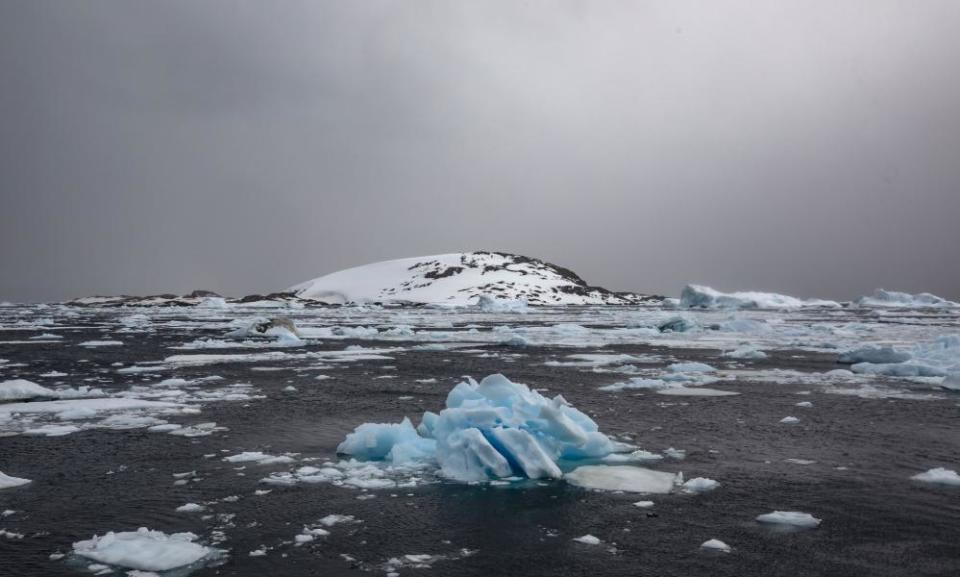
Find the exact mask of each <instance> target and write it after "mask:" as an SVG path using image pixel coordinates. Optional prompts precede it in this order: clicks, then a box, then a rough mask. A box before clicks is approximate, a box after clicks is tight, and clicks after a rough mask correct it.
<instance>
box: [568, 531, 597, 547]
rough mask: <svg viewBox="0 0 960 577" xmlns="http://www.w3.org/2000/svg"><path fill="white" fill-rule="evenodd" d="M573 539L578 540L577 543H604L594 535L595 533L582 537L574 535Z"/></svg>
mask: <svg viewBox="0 0 960 577" xmlns="http://www.w3.org/2000/svg"><path fill="white" fill-rule="evenodd" d="M573 540H574V541H576V542H577V543H583V544H584V545H599V544H600V543H602V541H600V539H598V538H597V537H594V536H593V535H590V534H589V533H588V534H586V535H582V536H580V537H574V538H573Z"/></svg>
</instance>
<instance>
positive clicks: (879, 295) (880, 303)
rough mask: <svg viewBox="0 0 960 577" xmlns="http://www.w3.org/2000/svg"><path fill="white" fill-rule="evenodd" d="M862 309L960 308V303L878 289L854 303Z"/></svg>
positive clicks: (928, 294)
mask: <svg viewBox="0 0 960 577" xmlns="http://www.w3.org/2000/svg"><path fill="white" fill-rule="evenodd" d="M854 304H855V305H857V306H861V307H909V308H922V307H960V303H956V302H953V301H948V300H947V299H945V298H941V297H938V296H937V295H934V294H930V293H917V294H910V293H904V292H897V291H888V290H884V289H877V290H875V291H874V292H873V294H872V295H865V296H862V297H860V298H858V299H857V300H855V301H854Z"/></svg>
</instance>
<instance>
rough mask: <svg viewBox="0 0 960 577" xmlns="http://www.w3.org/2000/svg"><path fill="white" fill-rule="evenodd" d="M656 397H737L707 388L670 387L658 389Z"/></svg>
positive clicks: (732, 392)
mask: <svg viewBox="0 0 960 577" xmlns="http://www.w3.org/2000/svg"><path fill="white" fill-rule="evenodd" d="M657 394H658V395H673V396H676V397H730V396H734V395H739V394H740V393H737V392H734V391H722V390H720V389H710V388H707V387H696V388H688V387H672V388H667V389H658V390H657Z"/></svg>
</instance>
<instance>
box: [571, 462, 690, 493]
mask: <svg viewBox="0 0 960 577" xmlns="http://www.w3.org/2000/svg"><path fill="white" fill-rule="evenodd" d="M563 478H564V479H565V480H566V481H567V482H568V483H570V484H571V485H576V486H578V487H583V488H585V489H597V490H602V491H628V492H631V493H670V492H672V491H673V490H674V488H675V486H676V484H677V480H678V478H677V475H675V474H673V473H667V472H664V471H654V470H653V469H645V468H643V467H629V466H609V465H584V466H582V467H577V468H576V469H574V470H573V471H571V472H569V473H567V474H566V475H564V477H563Z"/></svg>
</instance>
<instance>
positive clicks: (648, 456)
mask: <svg viewBox="0 0 960 577" xmlns="http://www.w3.org/2000/svg"><path fill="white" fill-rule="evenodd" d="M662 460H663V455H658V454H656V453H651V452H650V451H644V450H642V449H641V450H637V451H633V452H632V453H613V454H610V455H607V456H606V457H604V458H603V461H604V462H605V463H630V462H638V463H656V462H657V461H662Z"/></svg>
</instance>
